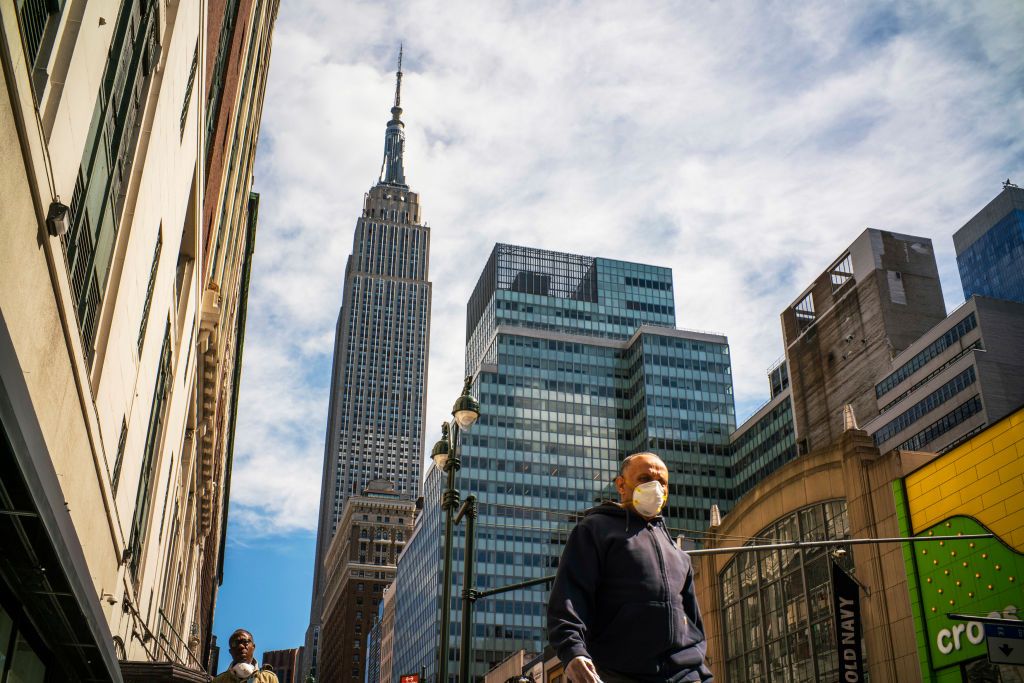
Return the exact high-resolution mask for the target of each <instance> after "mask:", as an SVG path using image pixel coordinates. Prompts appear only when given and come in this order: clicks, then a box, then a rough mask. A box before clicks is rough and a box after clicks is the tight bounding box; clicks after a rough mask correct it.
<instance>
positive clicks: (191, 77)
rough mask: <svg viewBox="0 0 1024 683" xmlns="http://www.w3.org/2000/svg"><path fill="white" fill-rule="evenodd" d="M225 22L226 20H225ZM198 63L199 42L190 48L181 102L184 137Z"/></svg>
mask: <svg viewBox="0 0 1024 683" xmlns="http://www.w3.org/2000/svg"><path fill="white" fill-rule="evenodd" d="M225 23H227V22H225ZM198 65H199V43H198V42H196V46H195V48H194V49H193V50H192V68H191V69H189V72H188V86H186V87H185V101H184V102H182V103H181V137H182V138H184V137H185V123H186V122H187V121H188V109H189V107H188V105H189V104H190V103H191V102H192V86H194V85H195V84H196V67H197V66H198Z"/></svg>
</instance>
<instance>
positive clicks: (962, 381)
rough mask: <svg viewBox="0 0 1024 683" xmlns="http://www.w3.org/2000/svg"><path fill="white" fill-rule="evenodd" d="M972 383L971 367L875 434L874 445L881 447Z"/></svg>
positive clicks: (973, 379) (972, 368) (973, 378)
mask: <svg viewBox="0 0 1024 683" xmlns="http://www.w3.org/2000/svg"><path fill="white" fill-rule="evenodd" d="M974 381H975V373H974V366H971V367H969V368H967V369H966V370H964V371H963V372H961V373H960V374H959V375H957V376H956V377H954V378H953V379H951V380H950V381H948V382H946V383H945V384H943V385H942V386H941V387H939V388H938V389H936V390H935V391H933V392H932V393H930V394H928V396H926V397H924V398H923V399H922V400H921V401H918V402H917V403H916V404H914V405H913V406H911V407H910V408H909V409H908V410H906V411H904V412H903V413H900V415H898V416H897V417H896V418H895V419H894V420H892V421H891V422H889V423H888V424H886V425H885V426H883V427H882V428H881V429H879V430H878V431H877V432H875V435H874V439H875V444H876V445H878V446H881V445H882V444H883V443H884V442H886V441H888V440H889V439H891V438H892V437H894V436H896V435H897V434H898V433H900V432H901V431H903V430H904V429H906V428H907V427H909V426H910V425H912V424H913V423H914V422H916V421H917V420H919V419H921V418H922V417H923V416H924V415H925V414H927V413H929V412H931V411H933V410H935V409H936V408H938V407H939V406H940V405H942V404H943V403H945V402H946V401H948V400H949V399H951V398H952V397H953V396H955V395H956V394H958V393H960V392H961V391H963V390H964V389H966V388H967V387H969V386H971V385H972V384H974ZM922 445H923V444H922Z"/></svg>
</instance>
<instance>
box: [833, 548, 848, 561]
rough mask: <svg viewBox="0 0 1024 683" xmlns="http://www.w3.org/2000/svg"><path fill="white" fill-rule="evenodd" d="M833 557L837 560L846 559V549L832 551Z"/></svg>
mask: <svg viewBox="0 0 1024 683" xmlns="http://www.w3.org/2000/svg"><path fill="white" fill-rule="evenodd" d="M832 557H834V558H836V559H837V560H841V559H843V558H844V557H846V548H835V549H834V550H833V551H832Z"/></svg>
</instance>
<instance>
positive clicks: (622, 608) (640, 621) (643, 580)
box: [548, 503, 711, 683]
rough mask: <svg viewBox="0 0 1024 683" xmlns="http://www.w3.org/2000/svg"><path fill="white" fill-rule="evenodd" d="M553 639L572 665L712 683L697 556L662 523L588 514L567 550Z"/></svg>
mask: <svg viewBox="0 0 1024 683" xmlns="http://www.w3.org/2000/svg"><path fill="white" fill-rule="evenodd" d="M548 639H549V641H550V642H551V646H552V647H553V648H554V650H555V652H556V653H557V654H558V658H559V659H560V660H561V661H562V663H563V664H564V665H568V663H569V662H570V661H571V660H572V659H573V658H574V657H577V656H580V655H582V656H584V657H589V658H590V659H592V660H593V661H594V663H595V664H596V665H597V667H598V668H599V669H604V670H607V671H612V672H615V673H618V674H621V675H623V676H626V677H628V678H633V679H636V680H639V681H645V682H646V681H650V682H651V683H654V682H662V681H671V682H672V683H676V682H678V681H708V680H710V679H711V672H710V671H709V670H708V668H707V667H706V666H705V665H704V654H705V652H706V649H707V643H706V641H705V639H704V624H703V622H702V621H701V617H700V610H699V609H698V608H697V599H696V596H695V595H694V588H693V567H692V565H691V564H690V558H689V556H688V555H687V554H686V553H685V552H683V551H682V550H680V549H679V548H677V547H676V545H675V543H673V542H672V538H671V537H670V536H669V534H668V531H667V530H666V529H665V525H664V522H663V520H662V518H661V517H660V516H658V517H655V518H654V519H652V520H650V521H649V522H645V521H644V519H643V518H642V517H640V516H639V515H638V514H636V512H635V511H631V510H628V509H626V508H623V507H620V506H618V505H616V504H615V503H604V504H603V505H600V506H598V507H595V508H592V509H590V510H588V511H587V512H586V514H585V516H584V518H583V519H582V520H581V521H580V523H579V524H577V525H576V528H575V529H573V531H572V533H571V534H570V535H569V539H568V541H567V542H566V545H565V550H564V551H563V552H562V559H561V560H560V561H559V563H558V574H557V576H556V577H555V583H554V586H552V588H551V597H550V599H549V601H548Z"/></svg>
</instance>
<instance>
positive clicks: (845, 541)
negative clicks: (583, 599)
mask: <svg viewBox="0 0 1024 683" xmlns="http://www.w3.org/2000/svg"><path fill="white" fill-rule="evenodd" d="M994 537H995V534H963V535H961V536H909V537H907V538H898V537H897V538H834V539H831V540H828V541H786V542H784V543H765V544H763V545H741V546H733V547H731V548H703V549H700V550H687V551H686V554H687V555H715V554H718V553H749V552H755V551H758V550H779V549H783V548H819V547H821V546H833V545H860V544H863V543H927V542H931V541H969V540H973V539H978V538H994Z"/></svg>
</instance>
